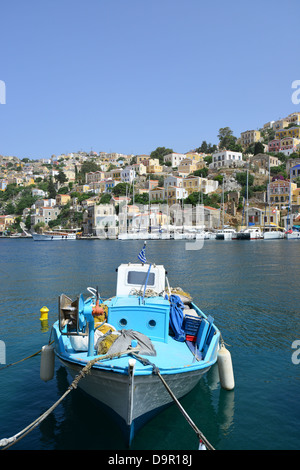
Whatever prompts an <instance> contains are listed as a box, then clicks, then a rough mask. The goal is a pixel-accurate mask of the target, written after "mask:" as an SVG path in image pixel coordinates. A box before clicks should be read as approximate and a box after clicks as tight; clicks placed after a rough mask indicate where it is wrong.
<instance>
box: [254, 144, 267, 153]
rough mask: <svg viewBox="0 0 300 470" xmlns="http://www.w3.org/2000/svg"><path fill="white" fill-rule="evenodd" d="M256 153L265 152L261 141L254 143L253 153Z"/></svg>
mask: <svg viewBox="0 0 300 470" xmlns="http://www.w3.org/2000/svg"><path fill="white" fill-rule="evenodd" d="M258 153H265V147H264V146H263V144H262V143H261V142H255V144H254V155H257V154H258Z"/></svg>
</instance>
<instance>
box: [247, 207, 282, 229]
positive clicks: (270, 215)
mask: <svg viewBox="0 0 300 470" xmlns="http://www.w3.org/2000/svg"><path fill="white" fill-rule="evenodd" d="M246 217H247V220H248V224H247V223H246V225H254V226H259V227H263V226H267V225H274V224H275V225H280V210H279V209H277V208H276V207H268V206H267V207H265V208H264V209H260V208H258V207H249V208H248V209H246Z"/></svg>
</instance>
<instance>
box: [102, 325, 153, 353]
mask: <svg viewBox="0 0 300 470" xmlns="http://www.w3.org/2000/svg"><path fill="white" fill-rule="evenodd" d="M132 340H136V341H137V342H138V347H139V348H140V350H139V354H144V355H145V356H156V351H155V348H154V346H153V344H152V341H151V339H150V338H148V336H146V335H144V334H143V333H140V332H139V331H134V330H121V331H120V336H119V337H118V338H117V339H116V340H115V342H114V343H113V344H112V346H111V347H110V348H109V354H115V353H118V352H123V351H126V350H127V349H128V348H129V346H131V341H132Z"/></svg>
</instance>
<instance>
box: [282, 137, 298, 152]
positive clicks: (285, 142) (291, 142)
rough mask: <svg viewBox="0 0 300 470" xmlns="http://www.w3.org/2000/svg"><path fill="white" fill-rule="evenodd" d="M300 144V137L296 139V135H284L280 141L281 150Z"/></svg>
mask: <svg viewBox="0 0 300 470" xmlns="http://www.w3.org/2000/svg"><path fill="white" fill-rule="evenodd" d="M298 144H300V139H295V138H294V137H284V138H283V139H281V142H280V150H285V149H291V148H293V147H295V148H296V146H297V145H298Z"/></svg>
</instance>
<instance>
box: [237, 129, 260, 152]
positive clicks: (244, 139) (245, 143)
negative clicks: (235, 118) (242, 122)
mask: <svg viewBox="0 0 300 470" xmlns="http://www.w3.org/2000/svg"><path fill="white" fill-rule="evenodd" d="M259 141H260V131H256V130H251V131H245V132H241V144H242V147H244V148H245V147H249V145H251V144H253V143H255V142H259Z"/></svg>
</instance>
